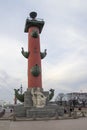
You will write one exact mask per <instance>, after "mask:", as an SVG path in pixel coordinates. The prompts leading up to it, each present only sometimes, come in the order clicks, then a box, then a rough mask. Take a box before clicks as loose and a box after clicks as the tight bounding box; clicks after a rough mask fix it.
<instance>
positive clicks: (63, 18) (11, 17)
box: [0, 0, 87, 102]
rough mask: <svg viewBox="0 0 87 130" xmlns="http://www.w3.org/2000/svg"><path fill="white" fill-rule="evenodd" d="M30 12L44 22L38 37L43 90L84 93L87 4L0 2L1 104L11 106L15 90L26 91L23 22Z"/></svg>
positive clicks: (80, 0) (86, 0)
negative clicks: (22, 49)
mask: <svg viewBox="0 0 87 130" xmlns="http://www.w3.org/2000/svg"><path fill="white" fill-rule="evenodd" d="M31 11H36V12H37V14H38V15H37V18H42V19H44V21H45V25H44V28H43V30H42V33H41V34H40V45H41V51H43V50H44V49H45V48H46V49H47V56H46V58H45V59H43V60H42V74H43V76H42V81H43V82H42V83H43V89H44V90H49V89H50V88H54V89H55V94H57V93H60V92H63V93H67V92H87V0H61V1H60V0H44V1H42V0H1V1H0V100H4V101H8V102H13V99H14V90H13V89H14V88H20V86H21V84H22V86H23V90H24V91H25V90H26V89H27V60H26V59H25V58H24V57H23V56H22V55H21V47H24V49H25V50H27V46H28V41H27V33H24V26H25V20H26V18H27V17H29V13H30V12H31Z"/></svg>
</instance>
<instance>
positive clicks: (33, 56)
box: [28, 27, 42, 88]
mask: <svg viewBox="0 0 87 130" xmlns="http://www.w3.org/2000/svg"><path fill="white" fill-rule="evenodd" d="M33 30H37V31H38V34H39V29H38V28H37V27H30V28H29V30H28V51H29V52H30V54H29V57H28V88H35V87H40V88H42V76H41V74H40V75H39V76H37V77H34V76H33V75H32V73H31V72H30V69H31V68H32V67H33V66H35V65H36V64H37V65H38V66H39V67H41V57H40V37H38V38H33V37H32V36H31V34H32V31H33Z"/></svg>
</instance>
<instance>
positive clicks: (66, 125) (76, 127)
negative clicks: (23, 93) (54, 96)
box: [0, 117, 87, 130]
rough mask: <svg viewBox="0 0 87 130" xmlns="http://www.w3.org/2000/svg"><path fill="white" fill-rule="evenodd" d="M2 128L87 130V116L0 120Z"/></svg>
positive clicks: (4, 129) (16, 129) (8, 129)
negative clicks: (64, 118) (41, 119)
mask: <svg viewBox="0 0 87 130" xmlns="http://www.w3.org/2000/svg"><path fill="white" fill-rule="evenodd" d="M0 130H87V117H85V118H78V119H67V120H45V121H10V120H0Z"/></svg>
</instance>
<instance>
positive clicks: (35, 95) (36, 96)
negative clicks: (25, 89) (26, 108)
mask: <svg viewBox="0 0 87 130" xmlns="http://www.w3.org/2000/svg"><path fill="white" fill-rule="evenodd" d="M31 94H32V101H33V106H35V107H39V108H42V107H44V106H45V104H46V97H45V96H44V94H43V93H42V92H41V91H40V88H37V89H36V90H34V89H33V88H32V90H31Z"/></svg>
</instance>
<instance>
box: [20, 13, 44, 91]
mask: <svg viewBox="0 0 87 130" xmlns="http://www.w3.org/2000/svg"><path fill="white" fill-rule="evenodd" d="M36 16H37V13H36V12H31V13H30V18H27V19H26V23H25V29H24V32H25V33H28V52H25V51H24V49H23V48H22V54H23V56H24V57H26V58H27V59H28V88H29V89H31V88H42V71H41V59H43V58H44V57H45V56H46V49H45V50H44V52H40V33H41V31H42V28H43V26H44V21H43V20H41V19H36Z"/></svg>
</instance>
